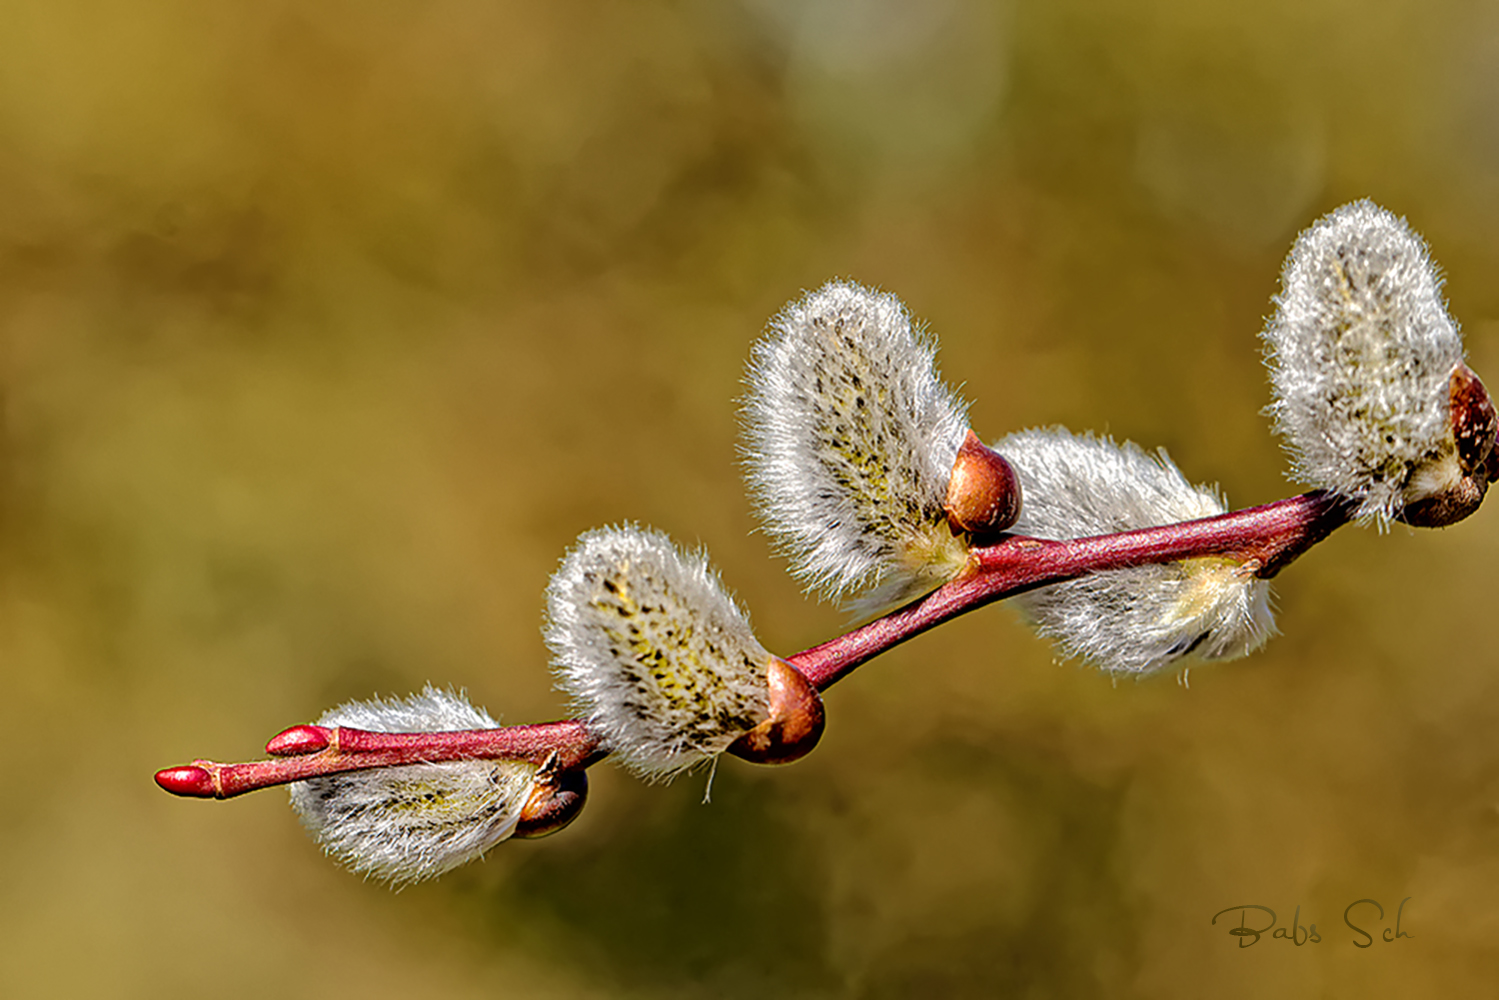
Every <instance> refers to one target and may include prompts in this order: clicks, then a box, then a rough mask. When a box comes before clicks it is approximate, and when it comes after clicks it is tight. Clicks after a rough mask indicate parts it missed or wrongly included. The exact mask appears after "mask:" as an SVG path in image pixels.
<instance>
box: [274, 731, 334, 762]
mask: <svg viewBox="0 0 1499 1000" xmlns="http://www.w3.org/2000/svg"><path fill="white" fill-rule="evenodd" d="M330 742H331V737H330V734H329V732H328V730H326V729H324V728H323V727H322V726H292V727H291V728H290V729H288V730H286V731H284V732H280V733H277V734H276V735H275V736H272V737H271V740H270V742H269V743H267V744H266V745H265V752H266V753H268V754H270V755H271V756H272V757H300V756H302V755H303V754H309V753H317V752H318V751H319V750H326V749H328V746H329V743H330Z"/></svg>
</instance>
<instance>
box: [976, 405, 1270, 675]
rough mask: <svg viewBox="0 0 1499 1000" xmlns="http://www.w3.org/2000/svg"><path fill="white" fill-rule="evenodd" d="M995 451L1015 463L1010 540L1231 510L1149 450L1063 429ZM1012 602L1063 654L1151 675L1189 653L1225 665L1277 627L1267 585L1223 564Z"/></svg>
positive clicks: (1112, 578)
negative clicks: (1021, 500) (1015, 508)
mask: <svg viewBox="0 0 1499 1000" xmlns="http://www.w3.org/2000/svg"><path fill="white" fill-rule="evenodd" d="M994 447H995V450H996V451H998V452H999V453H1000V454H1002V455H1004V456H1005V458H1007V459H1009V461H1010V463H1011V464H1012V465H1013V466H1014V467H1015V471H1016V474H1017V475H1018V476H1019V478H1020V484H1021V490H1022V492H1023V495H1024V497H1025V504H1024V506H1023V508H1022V509H1021V512H1020V519H1019V521H1017V522H1016V524H1015V526H1014V527H1013V528H1011V529H1010V530H1011V531H1013V532H1014V533H1016V534H1020V535H1030V536H1032V537H1035V538H1045V539H1052V540H1063V539H1070V538H1085V537H1090V536H1093V535H1103V534H1111V533H1113V532H1118V531H1130V530H1133V529H1136V528H1148V527H1154V526H1158V525H1165V524H1174V523H1176V522H1179V521H1189V520H1195V519H1197V518H1202V517H1212V516H1214V515H1216V514H1222V513H1225V512H1226V511H1227V509H1228V508H1227V504H1226V502H1225V501H1224V499H1223V497H1222V496H1221V495H1219V494H1218V493H1217V492H1216V491H1215V490H1212V489H1207V488H1204V487H1201V486H1193V485H1192V484H1190V483H1188V482H1187V480H1186V478H1185V477H1183V476H1182V474H1181V472H1180V470H1178V469H1177V467H1176V466H1175V465H1173V464H1172V462H1171V459H1170V458H1169V457H1168V456H1167V455H1166V453H1165V451H1160V452H1158V453H1157V454H1156V455H1148V454H1146V453H1145V452H1143V451H1141V450H1140V448H1139V447H1137V446H1136V445H1134V444H1131V443H1129V442H1126V443H1124V444H1123V445H1118V444H1115V443H1114V442H1113V441H1112V440H1111V439H1109V438H1107V437H1103V438H1099V437H1093V436H1092V435H1074V434H1072V433H1071V432H1069V431H1068V430H1066V429H1065V428H1062V427H1054V428H1045V429H1035V430H1026V431H1019V432H1017V433H1014V434H1011V435H1009V436H1008V437H1006V438H1004V439H1003V440H1002V441H1000V442H998V443H997V444H996V445H995V446H994ZM1014 602H1015V604H1016V606H1017V607H1019V608H1020V610H1021V612H1022V613H1023V614H1024V615H1025V616H1026V617H1027V618H1028V619H1029V620H1030V621H1031V622H1033V623H1034V624H1035V626H1036V628H1037V630H1038V631H1039V632H1040V633H1041V634H1042V635H1045V636H1048V637H1050V638H1053V639H1055V640H1056V642H1057V644H1058V645H1059V646H1060V647H1061V649H1062V651H1063V652H1064V654H1065V655H1067V656H1076V657H1081V658H1083V659H1087V660H1091V661H1093V662H1095V663H1097V664H1098V665H1099V666H1100V667H1102V668H1103V669H1105V670H1109V671H1117V672H1121V673H1131V674H1145V673H1150V672H1153V671H1156V670H1160V669H1162V668H1164V667H1166V666H1168V665H1169V664H1171V663H1173V662H1175V661H1177V660H1179V659H1181V658H1182V657H1184V656H1186V655H1188V654H1195V655H1196V656H1198V657H1201V658H1202V659H1207V660H1217V659H1233V658H1235V657H1239V656H1244V655H1246V654H1248V653H1251V652H1253V651H1254V650H1256V649H1258V648H1259V647H1260V646H1262V645H1263V644H1264V643H1265V641H1266V640H1267V639H1268V638H1269V637H1270V636H1271V635H1272V634H1273V633H1274V631H1275V620H1274V614H1273V612H1272V610H1271V607H1270V585H1269V583H1268V582H1267V581H1264V580H1260V579H1256V578H1255V577H1254V575H1253V567H1250V566H1246V565H1242V564H1239V563H1235V562H1233V561H1231V560H1228V559H1222V558H1198V559H1186V560H1182V561H1180V562H1173V563H1166V564H1162V565H1151V566H1135V567H1130V568H1127V569H1115V570H1104V571H1102V572H1097V573H1090V574H1088V575H1086V576H1083V577H1079V578H1078V579H1076V580H1068V581H1065V582H1063V583H1057V584H1052V585H1050V586H1047V587H1041V588H1039V589H1037V590H1032V591H1028V592H1026V593H1024V594H1020V595H1018V596H1017V597H1015V598H1014Z"/></svg>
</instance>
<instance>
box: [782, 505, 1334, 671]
mask: <svg viewBox="0 0 1499 1000" xmlns="http://www.w3.org/2000/svg"><path fill="white" fill-rule="evenodd" d="M1351 512H1352V508H1351V507H1350V506H1349V505H1348V504H1347V503H1345V502H1343V501H1341V500H1338V499H1337V498H1335V497H1333V496H1331V495H1329V494H1327V493H1323V492H1321V491H1316V492H1312V493H1304V494H1302V495H1301V496H1296V497H1291V498H1290V499H1288V500H1279V501H1276V502H1275V503H1270V504H1265V505H1264V506H1261V507H1250V508H1248V509H1246V510H1239V511H1234V512H1233V513H1231V514H1220V515H1218V516H1216V517H1208V518H1202V519H1201V520H1197V521H1183V522H1181V523H1179V524H1169V525H1165V526H1163V527H1159V528H1141V529H1139V530H1136V531H1124V532H1120V533H1118V534H1115V535H1098V536H1095V537H1093V538H1075V539H1070V540H1068V541H1060V542H1051V541H1045V540H1043V539H1040V538H1026V537H1023V536H1020V535H1012V536H1009V537H1006V538H1004V539H1002V540H1001V541H999V542H996V543H995V544H993V545H987V546H983V547H979V548H975V549H974V550H973V552H972V555H971V557H970V558H971V561H970V564H969V570H968V572H966V573H964V574H963V575H962V576H960V577H958V578H957V579H956V580H954V581H952V582H951V583H949V584H947V585H946V586H944V587H941V588H939V589H937V590H934V591H933V592H932V593H930V594H928V595H926V596H925V597H923V598H921V599H920V600H917V601H914V602H913V603H911V604H908V605H906V606H905V607H904V608H901V609H900V610H898V611H892V612H891V613H890V614H888V615H886V616H885V617H883V618H878V619H876V620H874V621H872V622H870V623H869V624H867V625H865V626H863V627H862V628H857V629H855V630H854V631H852V632H850V633H848V634H847V635H843V636H839V637H838V638H836V639H832V640H830V641H828V642H825V643H823V644H822V645H820V646H814V647H812V648H811V649H808V650H806V651H804V652H801V653H797V654H796V655H795V656H789V657H787V658H786V661H787V662H788V663H790V664H791V665H792V666H794V667H796V668H797V669H798V670H800V671H801V672H802V673H803V674H805V675H806V677H807V679H808V680H809V681H811V682H812V683H813V684H815V685H816V686H817V689H818V690H819V691H825V690H827V689H828V688H829V687H831V686H832V685H833V684H835V683H837V682H838V681H839V680H841V679H842V678H844V677H846V676H847V675H848V674H849V673H850V672H851V671H852V670H853V669H854V668H855V667H857V666H859V665H860V664H861V663H864V662H866V661H868V660H869V659H871V658H872V657H874V656H877V655H878V654H880V653H883V652H885V651H886V650H888V649H891V648H892V647H895V646H898V645H900V644H901V643H903V642H905V641H906V640H907V639H911V638H914V637H915V636H918V635H920V634H921V633H923V632H925V631H926V630H927V629H930V628H933V627H935V626H937V625H941V624H942V623H943V622H945V621H950V620H951V619H953V618H956V617H957V616H958V615H961V614H966V613H967V612H969V611H972V610H974V609H975V608H981V607H983V606H984V605H986V604H992V603H993V602H995V601H999V600H1003V599H1004V598H1006V597H1014V596H1015V595H1016V594H1020V593H1024V592H1025V591H1027V590H1034V589H1035V588H1037V587H1043V586H1046V585H1047V584H1051V583H1060V582H1062V581H1063V580H1072V579H1076V578H1077V577H1080V576H1082V575H1084V574H1085V573H1094V572H1098V571H1099V570H1107V569H1123V568H1125V567H1128V566H1144V565H1147V564H1151V563H1167V562H1176V561H1178V560H1181V559H1195V558H1203V557H1211V556H1221V557H1227V558H1232V559H1236V560H1241V561H1243V562H1244V563H1245V564H1246V565H1247V564H1251V563H1255V564H1258V566H1257V568H1256V569H1255V574H1256V575H1257V576H1260V577H1264V578H1266V579H1268V578H1270V577H1273V576H1274V575H1275V574H1276V573H1279V572H1280V571H1281V570H1282V569H1284V568H1285V567H1286V566H1287V565H1289V564H1290V562H1291V561H1292V560H1293V559H1295V558H1296V557H1297V556H1299V555H1301V554H1302V553H1303V552H1305V551H1306V550H1307V549H1309V548H1311V547H1312V546H1313V545H1315V544H1317V543H1318V542H1320V541H1322V539H1324V538H1326V537H1327V536H1328V535H1329V534H1331V533H1332V532H1333V531H1335V530H1336V529H1337V528H1340V527H1342V526H1343V525H1345V524H1347V523H1348V521H1349V518H1350V516H1351Z"/></svg>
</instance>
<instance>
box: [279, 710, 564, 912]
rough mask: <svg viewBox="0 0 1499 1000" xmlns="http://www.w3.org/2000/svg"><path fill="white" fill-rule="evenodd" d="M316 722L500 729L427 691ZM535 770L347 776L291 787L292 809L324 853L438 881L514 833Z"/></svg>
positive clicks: (489, 765)
mask: <svg viewBox="0 0 1499 1000" xmlns="http://www.w3.org/2000/svg"><path fill="white" fill-rule="evenodd" d="M317 724H318V725H320V726H329V727H333V726H347V727H349V728H352V729H365V730H369V731H371V732H377V733H426V732H444V731H450V730H457V729H494V728H497V727H498V726H499V723H497V722H495V721H494V720H493V719H491V718H490V717H489V715H488V714H487V713H485V712H484V711H482V710H480V709H477V708H474V707H473V706H472V705H470V704H469V703H468V702H467V701H466V700H465V699H464V698H463V697H462V696H461V695H458V694H455V693H453V692H451V691H440V690H437V689H435V688H433V687H430V686H429V687H427V688H426V689H425V690H424V691H423V692H422V693H421V694H419V695H412V696H411V697H409V698H404V699H397V698H392V699H390V700H384V699H380V698H376V699H374V700H372V701H351V702H349V703H348V704H345V705H340V706H339V707H338V708H335V709H332V710H331V711H329V712H326V713H325V714H324V715H323V717H322V718H321V719H319V720H318V723H317ZM535 777H536V768H535V766H534V765H531V764H527V763H524V762H519V761H503V760H458V761H446V762H442V763H434V764H410V765H406V766H402V767H386V768H378V769H374V770H369V771H351V772H348V773H346V774H335V775H331V776H329V777H326V778H313V779H311V780H309V781H298V782H295V783H293V784H292V785H291V804H292V808H294V809H295V810H296V811H297V814H298V815H299V816H300V817H301V818H302V823H303V824H304V825H305V826H306V827H307V829H308V831H309V832H310V833H311V834H312V835H313V837H314V838H315V839H316V840H317V842H318V843H319V844H320V845H322V847H323V850H325V851H326V852H327V853H328V854H330V855H332V856H333V857H334V858H336V859H338V860H339V861H340V862H342V863H343V864H345V865H347V866H348V867H349V868H351V869H353V870H354V871H356V872H361V873H363V874H366V875H369V876H373V877H374V878H378V879H382V880H385V881H388V882H391V883H394V884H404V883H408V882H419V881H421V880H423V879H429V878H436V877H437V876H438V875H441V874H442V873H443V872H446V871H450V870H451V869H453V868H456V867H458V866H459V865H461V864H464V863H466V862H469V861H472V860H474V859H475V858H477V857H479V856H480V855H482V854H483V853H484V852H485V851H487V850H489V849H490V848H491V847H493V846H494V845H495V844H497V843H499V842H500V841H502V840H504V839H505V838H506V837H509V836H510V835H511V834H512V833H513V832H514V831H515V825H516V823H517V821H518V820H519V819H520V812H521V809H522V807H523V806H524V805H525V803H526V800H527V798H528V797H529V796H530V794H531V789H532V787H533V784H534V780H535Z"/></svg>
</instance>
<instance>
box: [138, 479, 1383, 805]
mask: <svg viewBox="0 0 1499 1000" xmlns="http://www.w3.org/2000/svg"><path fill="white" fill-rule="evenodd" d="M1352 510H1353V508H1352V505H1350V504H1349V503H1347V502H1345V501H1341V500H1338V499H1337V498H1335V497H1333V496H1331V495H1329V494H1327V493H1323V492H1321V491H1315V492H1312V493H1304V494H1302V495H1300V496H1296V497H1291V498H1289V499H1286V500H1280V501H1277V502H1275V503H1271V504H1265V505H1264V506H1261V507H1251V508H1249V509H1246V510H1240V511H1234V512H1233V513H1230V514H1221V515H1219V516H1217V517H1209V518H1203V519H1201V520H1197V521H1184V522H1182V523H1180V524H1171V525H1166V526H1163V527H1158V528H1142V529H1140V530H1137V531H1126V532H1120V533H1119V534H1113V535H1099V536H1097V537H1093V538H1078V539H1072V540H1068V541H1044V540H1042V539H1037V538H1027V537H1024V536H1018V535H1006V536H1000V537H999V538H998V539H996V540H995V541H994V542H993V543H992V544H986V545H977V546H975V547H974V548H973V550H972V554H971V558H970V560H969V568H968V570H967V571H966V572H965V573H963V574H962V575H961V576H959V577H958V578H957V579H955V580H953V581H952V582H950V583H948V584H946V585H945V586H943V587H940V588H939V589H937V590H935V591H933V592H932V593H930V594H927V595H926V596H925V597H922V598H920V599H919V600H916V601H913V602H912V603H911V604H908V605H906V606H905V607H903V608H901V609H899V610H897V611H893V612H891V613H890V614H888V615H885V616H884V617H882V618H878V619H876V620H874V621H872V622H869V623H868V624H866V625H863V626H861V627H859V628H856V629H854V630H853V631H851V632H849V633H848V634H846V635H843V636H840V637H838V638H836V639H832V640H830V641H828V642H825V643H822V644H821V645H819V646H814V647H812V648H811V649H808V650H805V651H803V652H801V653H797V654H796V655H794V656H790V657H787V658H786V659H787V662H788V663H790V664H791V665H792V666H794V667H795V668H796V669H797V670H799V671H801V673H802V674H804V675H805V676H806V677H807V679H808V680H809V681H811V682H812V684H813V685H814V686H816V688H817V689H818V690H820V691H822V690H826V689H827V688H829V687H831V686H832V685H833V684H835V683H837V682H838V681H839V680H842V679H843V678H844V677H846V676H848V674H849V673H851V672H852V671H853V670H854V669H855V668H856V667H858V666H859V665H860V664H862V663H865V662H867V661H868V660H870V659H871V658H873V657H875V656H877V655H879V654H880V653H883V652H885V651H886V650H888V649H892V648H893V647H895V646H898V645H900V644H901V643H903V642H905V641H906V640H907V639H911V638H913V637H915V636H917V635H920V634H921V633H922V632H925V631H926V630H927V629H930V628H933V627H935V626H937V625H940V624H942V623H943V622H945V621H949V620H951V619H953V618H956V617H957V616H958V615H961V614H965V613H967V612H969V611H973V610H975V609H976V608H981V607H983V606H984V605H986V604H991V603H993V602H994V601H999V600H1003V599H1004V598H1006V597H1011V596H1014V595H1015V594H1019V593H1022V592H1024V591H1027V590H1032V589H1034V588H1036V587H1041V586H1045V585H1047V584H1051V583H1059V582H1061V581H1063V580H1071V579H1075V578H1077V577H1080V576H1082V575H1084V574H1086V573H1091V572H1097V571H1100V570H1109V569H1121V568H1124V567H1128V566H1141V565H1146V564H1151V563H1166V562H1175V561H1178V560H1182V559H1193V558H1202V557H1214V556H1218V557H1228V558H1232V559H1235V560H1237V561H1240V562H1242V563H1244V564H1245V565H1246V566H1253V567H1254V572H1255V573H1256V574H1257V575H1258V576H1261V577H1266V578H1268V577H1272V576H1274V575H1275V574H1276V573H1278V572H1279V571H1280V570H1281V569H1283V568H1284V567H1285V566H1286V565H1287V564H1289V563H1290V562H1291V561H1292V560H1293V559H1295V558H1296V557H1297V556H1299V555H1301V554H1302V553H1303V552H1305V551H1306V550H1307V549H1309V548H1311V546H1313V545H1315V544H1316V543H1317V542H1319V541H1321V540H1322V539H1324V538H1326V537H1327V536H1328V535H1329V534H1330V533H1331V532H1333V531H1334V530H1336V529H1337V528H1339V527H1341V526H1342V525H1344V524H1347V523H1348V521H1349V519H1350V517H1351V514H1352ZM266 752H267V753H269V754H272V755H273V757H274V759H272V760H262V761H252V762H250V763H244V764H218V763H214V762H212V761H206V760H198V761H194V762H193V763H192V764H189V765H185V766H182V767H174V768H167V769H166V770H163V771H159V772H157V774H156V782H157V784H159V785H160V786H161V787H162V788H164V789H166V790H167V791H169V792H172V793H174V794H177V795H185V796H193V797H198V798H219V799H227V798H231V797H233V796H236V795H241V794H243V793H245V792H250V791H254V790H256V789H259V788H268V787H271V786H273V785H283V784H286V783H288V782H292V781H301V780H304V779H307V778H315V777H322V776H327V775H332V774H339V773H342V772H346V771H360V770H366V769H369V768H376V767H394V766H398V765H402V764H414V763H421V762H437V761H446V760H465V759H473V758H490V759H508V760H526V761H530V762H532V763H534V764H537V765H541V764H542V763H544V762H545V761H547V759H548V758H549V757H551V755H552V754H556V755H557V760H556V761H555V762H554V764H553V765H552V766H553V767H554V768H556V769H559V770H570V769H574V768H583V767H588V766H589V765H591V764H593V763H595V762H597V761H598V760H602V759H603V757H604V756H605V754H604V753H603V752H602V751H601V748H600V746H599V742H598V739H597V737H596V736H595V735H594V734H593V733H591V732H590V731H589V729H588V728H587V727H586V726H585V725H584V724H583V723H582V722H579V721H577V720H566V721H562V722H548V723H540V724H536V725H527V726H506V727H502V728H497V729H474V730H463V731H457V732H436V733H372V732H366V731H364V730H359V729H348V728H342V727H339V728H325V727H322V726H294V727H292V728H291V729H288V730H286V731H285V732H283V733H281V734H279V735H277V736H276V737H274V738H273V739H272V740H271V741H270V742H269V743H268V744H267V745H266Z"/></svg>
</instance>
